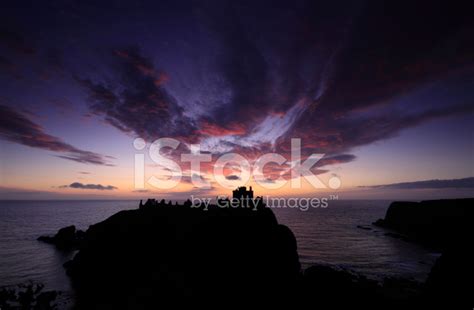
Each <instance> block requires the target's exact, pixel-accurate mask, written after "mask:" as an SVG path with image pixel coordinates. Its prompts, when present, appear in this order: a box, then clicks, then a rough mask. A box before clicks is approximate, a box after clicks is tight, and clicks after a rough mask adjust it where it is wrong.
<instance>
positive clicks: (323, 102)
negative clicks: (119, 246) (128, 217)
mask: <svg viewBox="0 0 474 310" xmlns="http://www.w3.org/2000/svg"><path fill="white" fill-rule="evenodd" d="M255 2H258V3H255ZM2 6H3V8H2V10H1V12H0V85H1V90H2V91H1V93H0V152H1V153H0V154H1V166H0V169H1V170H0V173H1V176H0V177H1V179H0V181H1V183H0V194H1V195H2V196H3V197H4V198H8V199H10V198H15V199H22V198H25V197H26V198H28V197H34V198H37V197H40V198H56V197H61V198H63V197H70V198H94V197H99V198H100V197H105V198H110V197H137V196H140V195H143V192H137V191H134V189H133V188H134V187H133V186H134V183H133V182H134V171H133V167H134V166H133V165H134V154H135V153H136V152H137V151H136V150H135V149H134V148H133V144H132V143H133V140H134V138H137V137H141V138H143V139H145V140H146V141H147V142H153V141H154V140H155V139H157V138H162V137H172V138H175V139H178V140H180V141H181V142H182V144H181V146H180V148H179V149H178V150H176V151H175V152H174V153H172V154H170V156H171V157H172V158H178V157H179V155H180V154H181V153H183V152H184V153H187V152H189V144H191V143H200V144H201V149H202V150H203V151H206V152H210V153H212V155H213V161H214V160H215V159H216V158H217V157H218V156H219V155H222V154H225V153H228V152H237V153H239V154H242V155H244V156H245V157H246V158H247V159H248V160H249V161H250V162H252V161H254V160H255V159H256V158H257V157H258V156H259V155H261V154H264V153H268V152H276V153H279V154H282V155H283V156H285V157H288V156H289V146H290V140H291V138H301V139H302V146H303V150H302V156H303V157H306V156H309V155H310V154H312V153H321V154H326V155H325V156H326V157H325V159H324V161H322V162H321V163H320V164H318V165H317V167H315V171H317V172H318V173H320V174H321V177H322V178H323V179H324V178H326V179H327V178H329V177H330V176H334V175H337V176H338V177H339V178H340V179H341V181H342V184H343V187H342V189H341V191H346V192H347V196H346V197H347V198H353V197H356V198H364V197H368V198H388V199H393V198H394V197H402V198H403V197H409V198H412V199H417V198H427V197H428V198H429V197H432V195H433V193H436V195H438V196H439V195H440V192H441V193H442V194H443V195H444V196H446V197H454V196H459V197H461V196H462V197H466V196H472V195H473V193H474V190H473V186H472V182H470V183H469V182H468V185H466V183H462V182H461V183H456V184H457V185H456V184H455V183H449V182H448V183H440V184H441V185H440V184H437V185H436V186H434V185H433V183H422V184H421V185H420V183H416V184H414V185H413V186H406V185H404V186H402V188H400V187H397V186H395V187H394V186H392V187H390V186H389V187H378V185H384V184H385V185H386V184H398V183H402V182H415V181H423V180H433V179H440V180H452V179H461V178H469V177H473V176H474V163H473V160H472V158H474V157H473V155H474V154H473V153H474V145H473V144H474V142H473V141H474V140H473V132H474V131H473V130H474V122H473V120H474V115H473V108H474V42H473V40H472V37H473V36H474V23H473V20H472V16H471V14H469V13H470V10H469V9H468V8H463V7H462V6H461V5H460V4H456V5H454V4H452V6H441V5H437V4H433V3H432V1H416V2H415V3H410V4H409V5H406V4H399V3H398V2H395V1H393V2H391V1H390V2H384V1H356V2H353V1H320V2H319V1H288V2H284V1H282V2H278V1H267V2H266V1H232V2H231V1H229V2H227V1H149V2H147V1H133V2H132V1H130V2H128V3H127V1H100V3H99V2H98V1H51V2H49V1H48V2H47V3H45V2H41V1H31V2H29V1H17V2H12V3H9V4H4V5H2ZM147 163H149V159H147ZM149 166H150V167H151V166H152V165H149ZM182 168H183V170H185V171H187V173H188V174H189V173H191V174H192V171H190V170H189V167H186V165H184V164H183V165H182ZM211 168H212V164H211V165H210V166H209V167H207V170H206V171H204V172H203V175H202V176H203V177H204V178H207V177H208V176H209V173H210V169H211ZM150 169H151V168H150ZM281 171H282V169H281V167H275V166H272V167H269V169H268V171H266V173H268V179H269V180H273V179H274V178H276V176H279V175H282V176H283V177H288V176H287V175H285V174H284V173H283V174H282V173H281ZM153 173H156V172H153V171H147V174H153ZM236 181H238V180H236ZM237 183H238V182H236V184H237ZM73 184H75V185H74V186H72V185H73ZM77 184H80V185H77ZM453 184H454V185H453ZM459 184H461V185H459ZM469 184H470V185H469ZM89 185H91V186H89ZM420 186H421V187H422V188H421V189H420ZM439 186H441V187H439ZM188 189H189V188H188V187H186V186H183V187H181V188H180V189H176V191H171V196H172V194H173V193H175V194H176V197H177V196H179V195H183V193H188V192H189V191H188ZM420 190H422V192H420ZM191 191H196V192H200V191H199V189H196V188H192V187H191ZM150 192H152V193H157V194H160V193H161V194H163V193H162V192H160V191H153V190H151V191H150ZM214 192H219V190H218V189H216V188H214ZM214 192H213V191H210V192H209V193H214ZM308 193H309V194H311V191H309V189H306V190H303V191H301V192H298V194H301V195H302V194H308ZM354 193H355V194H354ZM166 194H168V195H170V192H167V193H166ZM284 194H285V195H288V194H290V192H288V191H284ZM25 195H26V196H25ZM28 195H31V196H28Z"/></svg>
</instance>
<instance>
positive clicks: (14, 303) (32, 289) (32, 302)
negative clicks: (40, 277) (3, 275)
mask: <svg viewBox="0 0 474 310" xmlns="http://www.w3.org/2000/svg"><path fill="white" fill-rule="evenodd" d="M43 288H44V285H43V284H38V283H27V284H21V285H18V286H9V287H1V288H0V309H2V310H8V309H36V310H49V309H51V310H52V309H56V304H55V303H54V302H55V300H56V297H57V296H58V294H59V292H57V291H43Z"/></svg>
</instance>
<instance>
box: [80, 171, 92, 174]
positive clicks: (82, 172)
mask: <svg viewBox="0 0 474 310" xmlns="http://www.w3.org/2000/svg"><path fill="white" fill-rule="evenodd" d="M79 174H91V173H90V172H87V171H79Z"/></svg>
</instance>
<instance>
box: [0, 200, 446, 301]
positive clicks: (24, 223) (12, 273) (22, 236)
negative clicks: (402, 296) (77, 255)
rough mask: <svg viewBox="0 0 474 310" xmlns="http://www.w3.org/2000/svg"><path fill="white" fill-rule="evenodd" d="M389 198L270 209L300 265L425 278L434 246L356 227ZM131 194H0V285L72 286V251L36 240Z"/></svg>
mask: <svg viewBox="0 0 474 310" xmlns="http://www.w3.org/2000/svg"><path fill="white" fill-rule="evenodd" d="M388 205H389V202H388V201H360V200H358V201H331V202H330V204H329V206H328V207H327V208H324V209H323V208H320V209H310V210H308V211H306V212H303V211H299V210H297V209H274V212H275V214H276V216H277V218H278V220H279V221H280V223H282V224H285V225H287V226H289V227H290V228H291V229H292V230H293V232H294V234H295V235H296V238H297V241H298V252H299V254H300V260H301V263H302V265H303V267H304V268H306V267H308V266H310V265H311V264H313V263H324V264H333V265H338V266H343V267H346V268H350V269H352V270H354V271H357V272H360V273H362V274H365V275H367V276H369V277H375V278H380V277H382V276H401V277H412V278H415V279H417V280H420V281H422V280H424V278H425V277H426V275H427V273H428V272H429V270H430V268H431V266H432V264H433V262H434V260H435V259H436V257H437V256H438V254H437V253H434V252H432V251H430V250H429V249H426V248H423V247H420V246H418V245H415V244H411V243H407V242H405V241H402V240H398V239H394V238H392V237H388V236H385V235H384V233H385V231H384V230H382V229H379V228H375V227H374V228H375V230H374V231H368V230H363V229H358V228H357V225H370V223H372V222H373V221H375V220H376V219H378V218H381V217H383V216H384V215H385V211H386V209H387V207H388ZM137 207H138V202H136V201H0V286H4V285H15V284H19V283H24V282H26V281H29V280H32V281H37V282H42V283H44V284H45V285H46V288H47V289H55V290H61V291H64V292H65V293H64V294H63V296H62V299H63V301H64V300H68V299H69V298H70V296H71V294H72V292H71V288H70V284H69V280H68V278H67V276H66V275H65V272H64V269H63V267H62V264H63V263H64V262H66V261H67V260H69V259H70V258H71V256H72V255H73V253H70V254H66V253H62V252H60V251H57V250H56V249H55V248H54V247H53V246H51V245H48V244H45V243H41V242H38V241H37V240H36V238H37V237H38V236H40V235H52V234H54V233H56V231H57V230H58V229H59V228H62V227H64V226H67V225H72V224H74V225H76V227H77V228H79V229H84V230H85V229H87V227H88V226H89V225H91V224H94V223H97V222H99V221H101V220H104V219H106V218H107V217H109V216H110V215H112V214H114V213H116V212H118V211H120V210H125V209H135V208H137Z"/></svg>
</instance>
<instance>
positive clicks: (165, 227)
mask: <svg viewBox="0 0 474 310" xmlns="http://www.w3.org/2000/svg"><path fill="white" fill-rule="evenodd" d="M65 267H66V269H67V273H68V275H70V277H71V279H72V282H73V284H74V287H75V289H76V291H77V294H78V295H77V296H78V298H77V303H78V306H79V307H80V308H85V309H94V308H101V309H103V308H106V309H112V308H114V309H121V308H133V309H137V308H139V309H140V308H143V309H145V308H149V307H150V306H151V305H153V306H154V307H158V306H160V305H167V304H169V303H172V304H174V305H179V304H184V303H189V302H190V301H192V303H195V304H209V303H211V302H212V303H219V302H226V303H228V302H229V300H235V301H233V303H238V302H240V301H243V300H246V301H249V300H261V301H262V302H263V301H265V300H267V299H268V296H270V295H271V296H273V297H272V300H274V301H275V302H279V299H281V301H282V302H284V299H285V298H287V296H289V294H288V293H289V292H290V291H291V290H292V289H295V288H296V286H295V285H294V284H295V283H296V281H297V278H298V277H299V271H300V264H299V260H298V253H297V249H296V240H295V238H294V236H293V234H292V232H291V231H290V230H289V229H288V228H287V227H286V226H283V225H280V224H278V222H277V220H276V218H275V216H274V214H273V212H272V211H271V210H270V209H268V208H265V207H261V208H258V210H256V211H254V210H252V209H251V208H226V209H222V208H217V207H215V206H214V207H210V208H209V210H207V211H204V210H203V209H201V208H193V207H190V206H187V205H186V206H185V205H166V204H156V203H149V204H145V206H143V207H142V208H140V209H138V210H128V211H122V212H119V213H117V214H115V215H113V216H111V217H110V218H108V219H107V220H105V221H103V222H101V223H98V224H95V225H92V226H91V227H90V228H89V229H88V230H87V232H86V234H85V237H84V241H83V242H82V244H81V247H80V251H79V252H78V254H77V255H76V256H75V257H74V259H73V260H72V261H70V262H68V263H66V265H65ZM280 291H285V294H281V295H279V294H275V292H280ZM275 297H276V298H275ZM127 305H128V306H127Z"/></svg>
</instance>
